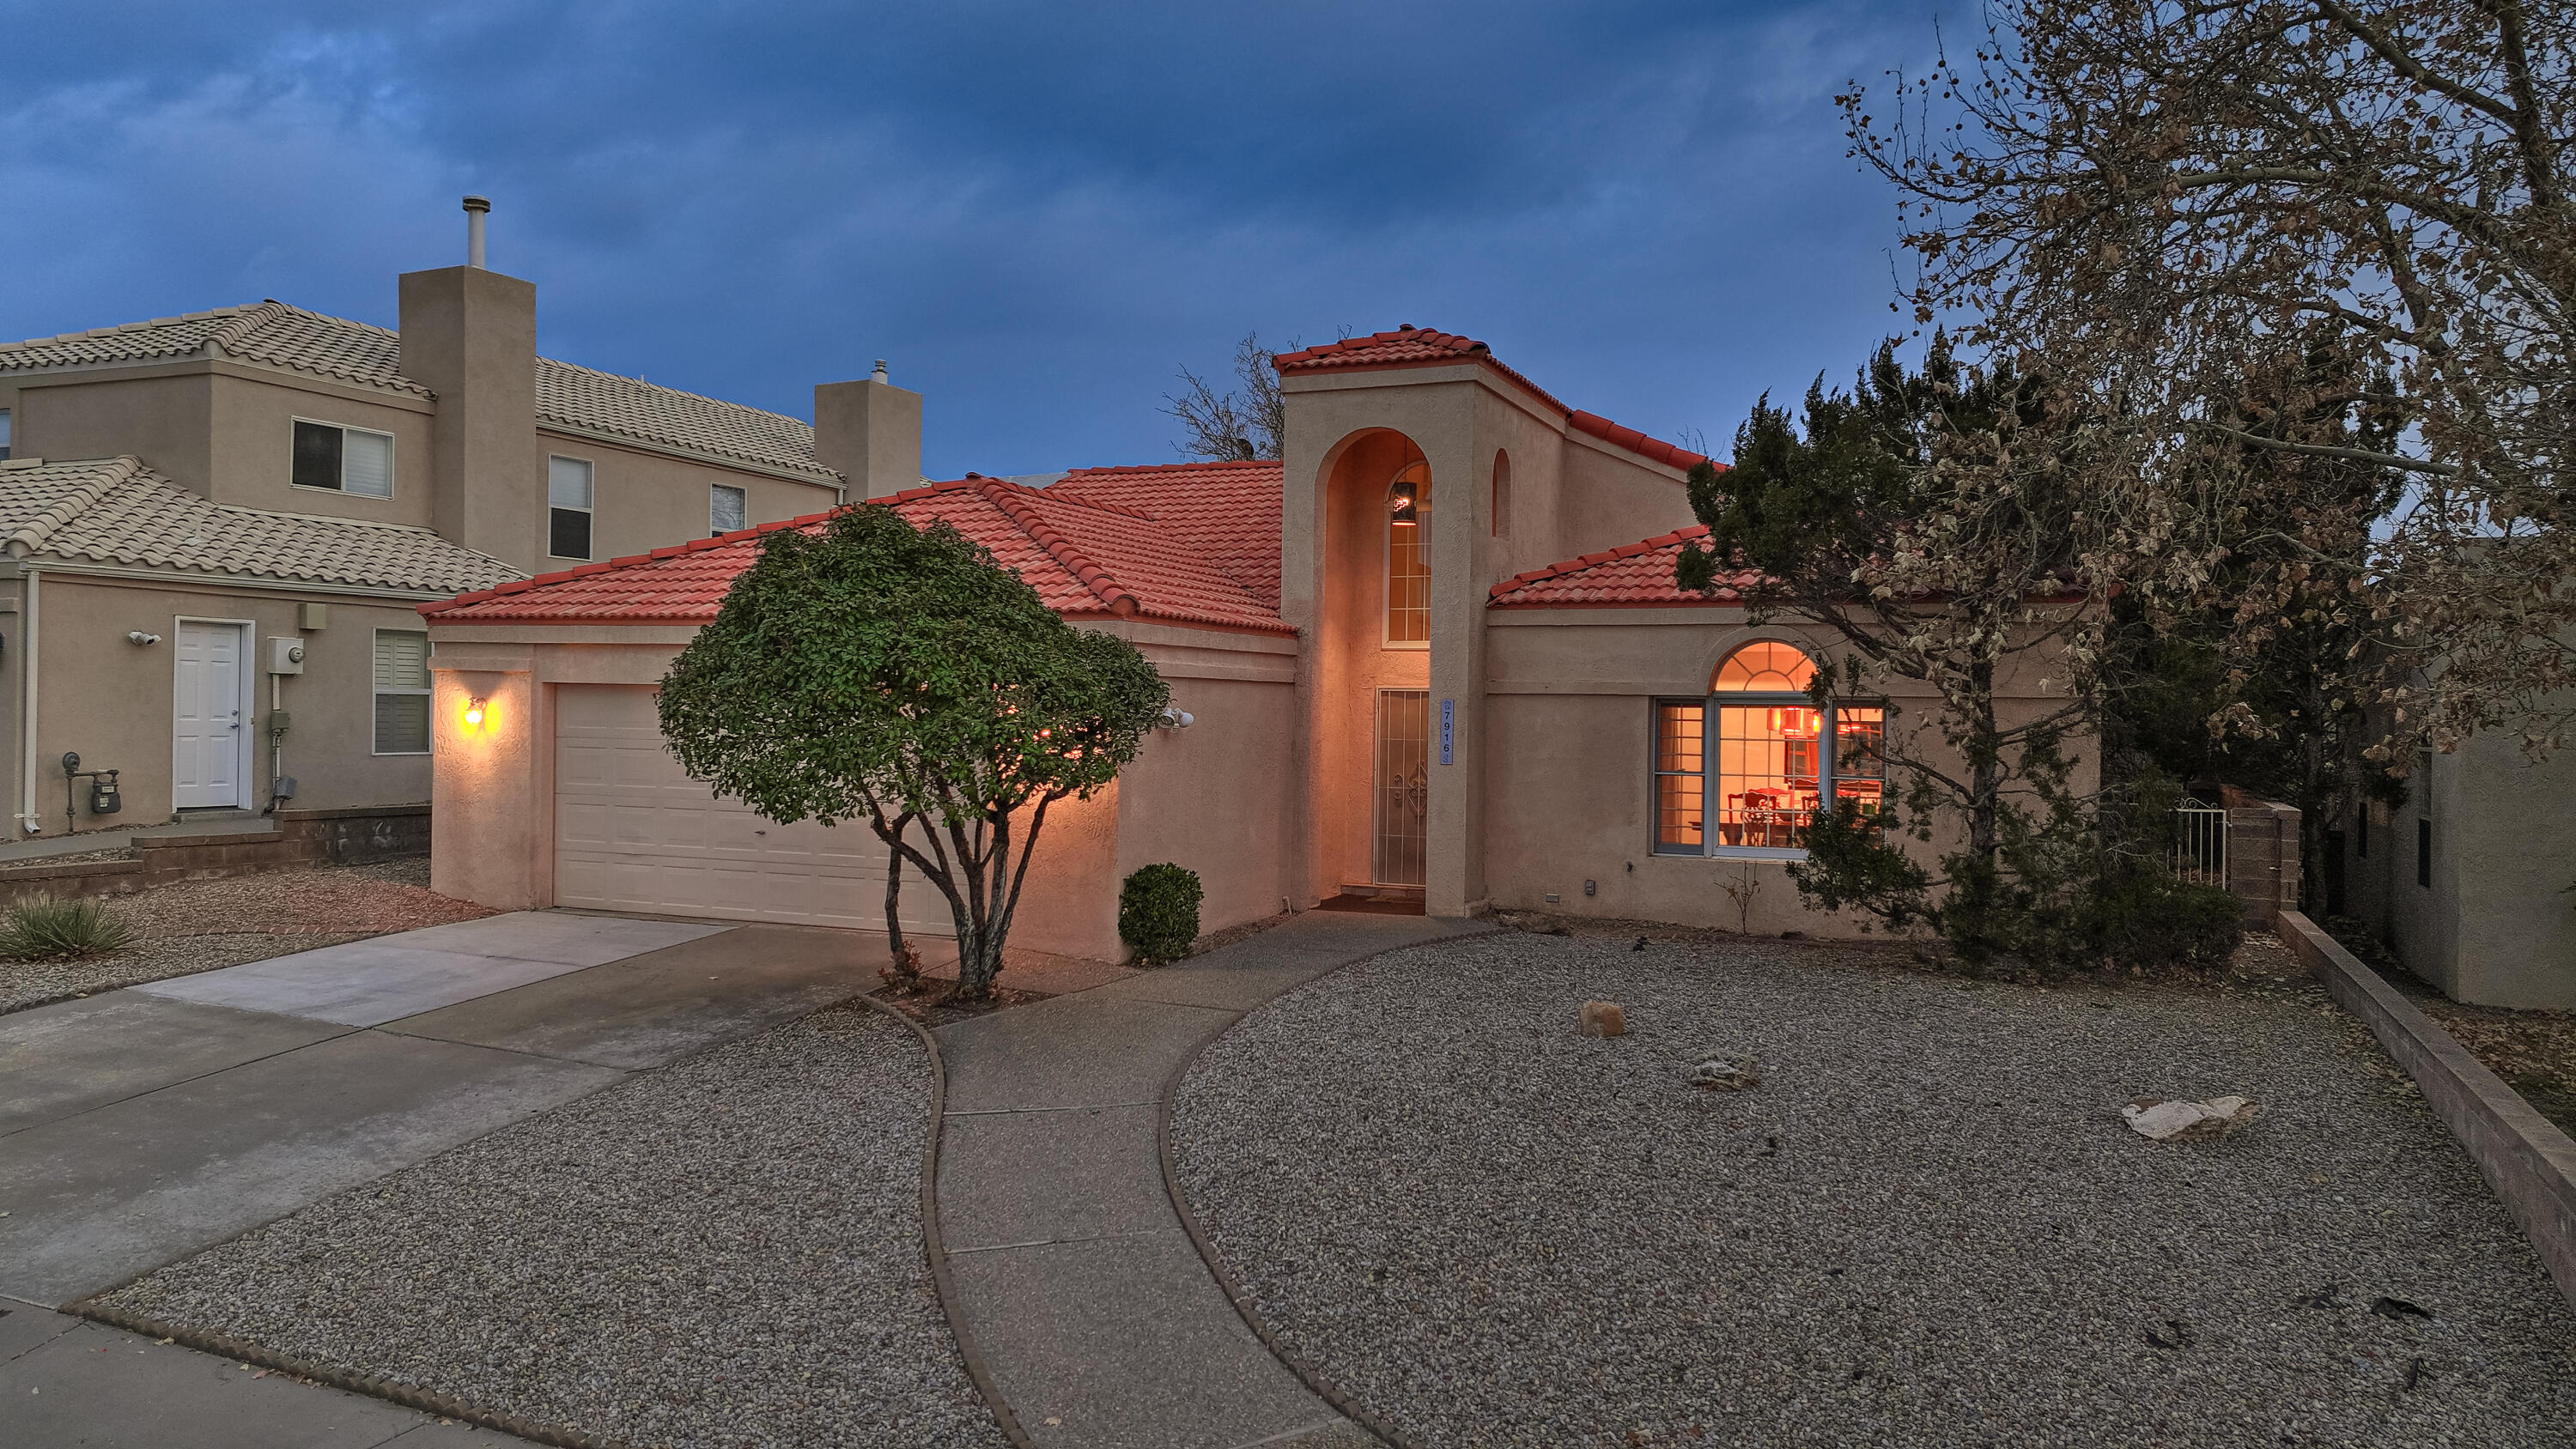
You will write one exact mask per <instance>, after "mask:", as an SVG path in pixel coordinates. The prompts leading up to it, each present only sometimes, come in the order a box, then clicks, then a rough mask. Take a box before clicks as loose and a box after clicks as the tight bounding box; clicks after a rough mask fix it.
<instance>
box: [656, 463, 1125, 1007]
mask: <svg viewBox="0 0 2576 1449" xmlns="http://www.w3.org/2000/svg"><path fill="white" fill-rule="evenodd" d="M1169 703H1170V691H1169V690H1168V689H1167V688H1166V687H1165V686H1164V684H1163V681H1162V679H1161V678H1160V676H1158V675H1157V674H1156V673H1155V670H1154V666H1153V665H1152V664H1151V663H1150V662H1148V661H1147V660H1146V659H1145V657H1144V656H1143V655H1142V654H1140V653H1138V652H1137V650H1136V647H1135V646H1134V645H1133V644H1130V643H1128V642H1127V641H1125V640H1123V639H1119V638H1115V637H1113V636H1111V635H1107V634H1102V633H1098V632H1096V631H1090V630H1081V629H1075V628H1073V627H1072V626H1071V625H1069V624H1067V623H1066V622H1065V621H1064V620H1063V619H1061V618H1059V617H1057V615H1056V614H1055V612H1054V611H1053V610H1051V609H1049V608H1047V606H1046V605H1045V604H1044V603H1043V602H1041V601H1040V600H1039V598H1038V595H1037V591H1036V590H1034V589H1032V588H1030V587H1029V586H1028V584H1027V583H1025V582H1023V581H1022V580H1021V579H1020V578H1019V576H1018V575H1016V574H1014V573H1011V572H1010V571H1008V570H1006V569H1004V568H1003V567H1001V566H1000V565H999V564H997V563H996V562H994V559H993V556H992V554H991V553H989V552H987V551H986V550H985V549H984V548H983V547H982V546H981V545H979V544H976V543H974V542H973V541H971V540H969V539H967V538H966V537H964V536H963V535H961V534H959V533H958V532H957V531H956V529H954V528H953V527H951V526H949V525H948V524H946V523H944V522H934V523H932V524H931V525H930V526H929V527H927V528H922V529H915V528H914V527H913V526H912V525H911V524H910V523H907V522H906V521H904V519H903V518H902V517H901V516H900V515H898V514H896V513H895V512H894V511H893V510H892V509H889V508H885V507H882V506H862V507H857V508H849V509H844V510H842V511H841V512H839V513H836V514H834V515H832V517H831V519H830V520H829V521H827V522H826V523H824V524H823V525H822V526H821V527H820V528H818V529H814V530H811V531H806V530H798V529H781V530H779V531H778V532H775V533H771V534H768V535H766V536H765V537H763V538H762V540H761V543H760V556H759V558H758V559H757V560H756V561H755V562H754V563H753V564H752V566H751V567H750V568H748V569H746V570H744V571H743V572H742V574H741V575H740V576H739V577H737V578H736V579H735V580H734V583H733V587H732V589H731V590H730V591H729V592H728V593H727V594H726V595H725V601H724V607H723V608H722V609H721V610H720V611H719V612H718V613H717V615H716V617H715V619H714V621H713V622H711V623H709V624H708V625H707V626H706V627H704V628H703V629H701V630H699V631H698V634H697V636H696V638H694V639H692V640H691V641H690V643H689V646H688V647H687V648H686V649H684V650H682V651H681V653H680V657H679V658H678V659H677V660H675V661H674V662H673V663H672V665H671V671H670V674H669V675H668V677H666V678H665V679H664V680H663V683H662V695H661V716H662V733H663V735H664V737H665V738H667V739H668V740H669V741H670V743H671V748H672V750H673V752H674V753H675V754H677V755H678V757H679V760H680V764H681V765H682V767H683V768H685V769H686V770H687V771H688V772H689V774H690V775H691V776H692V777H694V778H696V779H700V780H703V781H706V782H707V783H708V784H710V785H712V786H714V787H715V789H716V790H717V791H718V792H720V793H722V794H726V795H731V796H734V797H736V798H739V799H741V800H742V801H744V802H745V803H747V804H749V805H750V806H751V807H752V808H753V809H754V810H757V811H759V812H760V813H761V814H762V815H764V816H766V817H768V818H769V819H772V820H776V821H779V822H781V823H790V822H794V821H798V820H804V819H816V820H821V821H823V822H825V823H826V824H834V823H838V822H842V821H849V820H864V821H866V822H867V823H868V825H869V827H870V828H871V829H873V830H874V831H875V832H876V834H877V837H878V838H879V839H881V840H883V841H884V842H885V843H886V847H887V850H888V856H889V858H888V861H887V869H888V871H889V874H890V875H891V873H893V872H897V871H900V870H901V869H902V868H903V867H904V866H905V865H906V864H909V865H910V866H911V867H912V868H913V869H914V870H915V871H917V872H919V873H920V874H921V876H922V877H923V878H924V879H925V880H928V881H929V882H930V883H931V884H932V885H933V886H935V887H936V888H937V889H938V890H939V892H940V894H941V895H942V896H944V897H945V898H946V899H947V901H948V908H949V914H950V917H951V918H952V919H953V920H954V921H955V923H956V928H957V954H958V982H957V995H958V997H959V998H961V999H965V1000H976V999H981V998H984V997H986V996H988V995H989V994H990V993H991V991H992V987H993V978H994V977H995V975H996V974H998V973H999V972H1000V971H1001V969H1002V944H1003V941H1004V940H1005V939H1006V938H1007V937H1008V936H1009V934H1010V929H1011V917H1012V913H1013V911H1014V910H1015V909H1016V908H1017V906H1018V904H1019V898H1020V887H1021V884H1022V882H1023V881H1024V880H1025V879H1026V877H1027V874H1028V864H1029V860H1030V858H1031V856H1032V855H1033V854H1034V852H1035V850H1036V847H1037V842H1038V837H1039V833H1040V832H1041V831H1042V830H1043V829H1044V828H1045V826H1046V818H1047V810H1048V807H1050V806H1052V805H1053V804H1055V803H1056V802H1057V801H1059V800H1063V799H1066V798H1075V799H1080V798H1087V797H1088V796H1090V795H1091V794H1092V793H1093V792H1095V791H1097V790H1099V789H1100V788H1102V787H1103V786H1105V785H1107V784H1109V783H1110V782H1111V781H1112V780H1113V779H1115V778H1116V777H1117V775H1118V772H1119V770H1120V769H1122V768H1124V767H1125V766H1126V764H1127V763H1128V762H1129V761H1131V760H1133V759H1134V758H1135V757H1136V753H1137V751H1138V749H1139V748H1141V747H1142V745H1143V742H1144V739H1145V735H1146V732H1147V731H1148V730H1150V729H1152V728H1153V727H1154V726H1155V724H1156V723H1157V722H1159V721H1160V719H1161V718H1162V714H1163V710H1164V709H1165V707H1166V706H1167V705H1168V704H1169ZM893 913H894V885H893V882H892V880H891V879H890V880H889V883H888V893H887V915H888V918H889V922H890V923H891V921H892V917H893ZM898 954H899V948H898Z"/></svg>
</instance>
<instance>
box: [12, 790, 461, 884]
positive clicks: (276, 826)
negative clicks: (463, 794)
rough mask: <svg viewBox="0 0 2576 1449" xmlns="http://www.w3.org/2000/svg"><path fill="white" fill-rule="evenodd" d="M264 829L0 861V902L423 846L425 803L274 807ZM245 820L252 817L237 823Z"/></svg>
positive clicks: (342, 860)
mask: <svg viewBox="0 0 2576 1449" xmlns="http://www.w3.org/2000/svg"><path fill="white" fill-rule="evenodd" d="M269 820H270V825H269V828H267V829H264V830H245V831H241V832H239V833H236V834H226V835H176V836H162V837H158V838H151V837H147V838H144V839H139V840H136V841H135V842H134V853H133V855H132V856H130V857H127V858H124V859H117V860H84V861H72V862H68V863H63V864H47V863H46V862H45V861H43V860H41V859H40V860H34V861H30V862H28V863H27V864H25V865H13V866H0V905H7V904H9V903H11V902H15V901H19V900H23V899H25V898H26V897H28V896H33V895H55V896H120V895H130V894H132V893H133V892H135V891H139V890H144V889H147V888H149V887H151V886H157V885H168V884H170V883H172V882H173V881H183V880H206V879H210V878H213V877H215V876H226V875H250V874H253V873H255V872H258V871H263V870H283V869H288V868H291V867H294V866H303V865H322V864H330V865H352V864H356V863H358V862H362V861H369V860H389V859H392V858H394V857H396V856H404V855H422V854H426V853H427V852H428V850H429V807H428V806H426V805H381V806H371V807H362V808H358V809H351V810H280V811H278V812H277V813H276V814H275V815H273V816H270V817H269ZM244 823H245V824H249V823H252V822H247V821H246V822H244Z"/></svg>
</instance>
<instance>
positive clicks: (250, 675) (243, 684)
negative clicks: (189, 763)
mask: <svg viewBox="0 0 2576 1449" xmlns="http://www.w3.org/2000/svg"><path fill="white" fill-rule="evenodd" d="M189 624H201V625H213V626H215V627H218V628H220V627H224V626H227V625H229V626H230V627H231V628H233V629H234V630H236V631H238V632H239V634H240V636H241V653H240V654H239V655H238V656H237V657H238V658H239V659H240V661H241V667H240V669H239V670H238V671H236V673H237V674H238V676H239V685H240V689H239V698H240V701H241V714H240V724H239V727H238V728H236V729H235V730H234V731H233V752H234V755H235V756H236V758H237V759H238V760H239V765H238V767H237V768H236V769H235V770H234V772H233V780H234V786H233V795H234V799H233V803H232V804H231V805H229V806H225V805H191V806H189V807H187V808H189V809H191V810H224V809H232V810H247V809H249V808H251V800H250V797H251V786H252V785H253V784H254V783H255V782H256V780H257V776H258V771H259V760H258V754H257V751H255V750H254V749H253V748H252V744H253V741H252V739H251V736H252V734H253V733H255V731H253V729H252V728H251V725H252V723H253V721H255V720H256V719H257V718H258V716H259V689H258V685H257V675H258V673H259V661H258V660H257V659H256V658H254V657H253V655H254V654H255V653H256V652H257V650H258V647H259V621H258V620H257V619H216V618H209V617H207V616H205V615H202V614H174V615H172V616H171V617H170V705H169V708H170V715H169V720H170V726H171V728H170V810H171V813H173V814H176V813H178V811H179V809H180V806H179V729H178V724H179V713H178V711H179V662H180V658H181V655H180V651H179V630H180V629H181V628H182V627H184V626H186V625H189Z"/></svg>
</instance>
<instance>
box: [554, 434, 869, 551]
mask: <svg viewBox="0 0 2576 1449" xmlns="http://www.w3.org/2000/svg"><path fill="white" fill-rule="evenodd" d="M537 448H538V454H537V459H536V464H535V470H534V471H535V473H536V476H537V477H538V478H539V479H540V480H542V479H544V477H545V476H546V460H547V459H548V458H550V457H563V458H581V459H584V460H587V461H588V462H589V463H590V464H591V468H592V473H591V478H592V487H591V498H592V508H591V522H590V528H591V536H590V556H591V558H592V559H594V560H600V559H612V558H620V557H624V556H626V555H629V554H639V553H649V552H651V551H652V550H654V549H657V548H664V547H667V546H669V545H671V544H675V543H687V542H689V541H690V540H691V539H698V538H705V537H707V536H708V534H709V532H710V530H709V528H708V526H707V525H708V520H709V512H708V507H709V503H710V490H711V489H712V487H713V486H714V485H715V484H718V483H722V484H725V485H726V486H728V487H733V488H740V489H742V490H743V493H744V499H743V503H744V507H745V510H746V513H745V517H746V519H747V521H748V522H751V523H768V522H770V521H772V520H775V519H780V518H796V517H801V516H802V515H805V514H808V513H820V512H822V511H824V510H826V509H828V508H830V507H832V506H833V504H834V503H835V502H836V501H837V499H838V497H839V490H838V489H836V488H834V487H831V486H828V485H823V484H815V483H799V482H795V481H793V480H791V479H786V478H778V477H773V476H771V475H769V474H765V473H754V472H750V471H747V470H743V469H736V468H727V467H724V466H722V465H719V464H715V463H708V462H700V461H697V460H694V459H689V458H678V457H673V456H671V455H670V454H667V453H654V452H647V451H645V450H643V449H641V448H630V447H622V446H620V445H618V444H615V443H608V442H602V441H600V440H599V439H596V438H590V437H583V436H580V435H576V434H572V433H565V432H560V431H557V430H554V429H541V430H540V431H539V432H538V434H537ZM539 486H540V487H542V486H543V484H542V481H541V482H540V485H539ZM536 548H537V557H536V567H537V569H538V571H539V572H544V571H547V570H550V569H561V568H572V567H575V566H576V565H577V564H578V563H579V562H580V560H576V559H562V558H556V557H554V556H553V555H551V554H548V553H546V551H545V549H546V542H545V537H544V535H543V533H542V532H541V533H540V534H539V537H538V541H537V545H536Z"/></svg>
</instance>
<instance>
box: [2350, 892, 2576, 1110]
mask: <svg viewBox="0 0 2576 1449" xmlns="http://www.w3.org/2000/svg"><path fill="white" fill-rule="evenodd" d="M2322 924H2323V925H2324V926H2325V928H2326V929H2327V930H2328V931H2329V932H2331V933H2333V935H2334V938H2335V939H2336V940H2337V941H2339V942H2341V943H2342V944H2343V946H2344V949H2346V950H2348V951H2350V952H2352V954H2353V955H2354V956H2356V957H2358V958H2360V960H2361V961H2362V963H2363V964H2364V965H2367V966H2368V967H2370V968H2371V969H2372V970H2374V971H2376V972H2378V973H2379V977H2380V979H2381V980H2383V981H2385V982H2387V983H2388V984H2389V985H2391V986H2393V987H2395V988H2397V990H2398V991H2399V992H2400V993H2401V994H2403V995H2404V996H2406V998H2407V999H2409V1000H2411V1001H2413V1002H2414V1003H2415V1006H2416V1009H2418V1010H2420V1011H2422V1012H2423V1013H2424V1014H2425V1015H2426V1016H2429V1017H2431V1018H2433V1020H2434V1021H2435V1022H2436V1023H2438V1024H2439V1025H2440V1026H2441V1028H2442V1030H2444V1031H2446V1032H2449V1033H2450V1034H2451V1037H2452V1039H2453V1040H2455V1041H2457V1042H2459V1044H2460V1045H2462V1046H2464V1047H2466V1048H2468V1049H2469V1054H2470V1055H2471V1056H2474V1057H2476V1058H2477V1059H2478V1060H2479V1061H2480V1062H2482V1063H2484V1064H2485V1065H2486V1069H2487V1070H2488V1071H2491V1072H2493V1073H2495V1074H2496V1075H2497V1076H2499V1077H2502V1078H2504V1080H2505V1083H2506V1085H2508V1086H2510V1087H2512V1088H2513V1089H2514V1090H2515V1091H2516V1092H2519V1093H2521V1094H2522V1099H2523V1100H2524V1101H2526V1102H2529V1103H2530V1104H2531V1105H2532V1106H2533V1107H2534V1108H2536V1109H2538V1111H2539V1112H2540V1114H2541V1115H2542V1116H2544V1117H2547V1118H2548V1119H2549V1120H2550V1121H2552V1122H2555V1123H2557V1124H2558V1125H2559V1127H2560V1128H2561V1129H2562V1130H2565V1131H2567V1132H2571V1133H2576V1011H2539V1010H2521V1009H2517V1008H2514V1007H2509V1006H2472V1005H2469V1004H2468V1003H2466V1002H2460V1001H2453V1000H2452V999H2451V998H2449V997H2447V996H2444V995H2443V994H2442V993H2441V992H2440V991H2439V990H2437V989H2435V988H2434V987H2433V986H2432V985H2431V984H2430V983H2428V982H2426V981H2425V980H2424V979H2423V978H2422V977H2420V976H2417V975H2416V974H2415V973H2413V972H2411V971H2409V970H2407V969H2406V967H2405V965H2404V964H2403V963H2401V962H2400V961H2399V960H2398V959H2397V957H2396V955H2395V954H2394V953H2392V952H2391V951H2390V950H2389V949H2388V948H2387V947H2386V946H2385V945H2382V944H2381V943H2380V942H2379V941H2378V940H2377V939H2376V938H2374V937H2373V936H2372V935H2371V934H2370V928H2369V927H2368V926H2365V925H2364V924H2362V923H2361V922H2359V921H2356V920H2353V919H2352V918H2350V917H2348V916H2331V917H2328V918H2327V919H2326V920H2325V921H2324V922H2323V923H2322Z"/></svg>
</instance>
